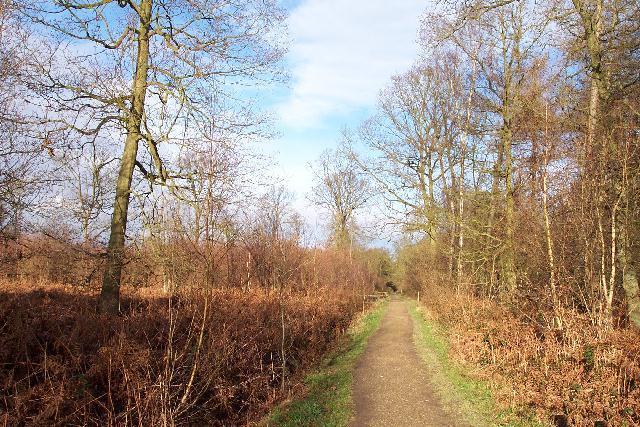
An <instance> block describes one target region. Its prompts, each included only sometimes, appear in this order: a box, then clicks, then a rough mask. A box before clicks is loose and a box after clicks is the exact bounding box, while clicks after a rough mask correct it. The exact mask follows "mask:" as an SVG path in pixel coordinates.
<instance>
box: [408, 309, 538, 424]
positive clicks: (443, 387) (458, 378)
mask: <svg viewBox="0 0 640 427" xmlns="http://www.w3.org/2000/svg"><path fill="white" fill-rule="evenodd" d="M410 313H411V317H412V318H413V320H414V325H415V328H414V340H415V342H416V346H417V349H418V353H419V354H420V357H421V358H422V359H423V360H424V361H425V363H426V365H427V367H428V370H429V374H430V377H431V379H432V382H433V385H434V387H435V389H436V392H437V393H438V396H439V397H440V400H441V401H442V403H443V404H444V405H445V407H446V409H447V410H448V411H449V412H451V413H453V414H454V415H456V416H458V417H460V418H461V419H463V420H464V421H466V422H467V423H469V424H470V425H473V426H514V427H516V426H522V427H525V426H527V427H529V426H530V427H533V426H536V427H537V426H544V425H546V424H542V423H540V422H539V421H537V420H535V419H534V418H533V417H531V418H528V419H527V418H523V417H521V416H516V415H515V414H514V413H513V412H512V411H509V410H500V409H498V407H497V405H496V403H495V401H494V399H493V397H492V395H491V390H490V389H489V387H488V385H487V384H486V383H484V382H483V381H480V380H478V379H475V378H473V377H471V376H470V375H469V374H468V373H467V372H466V371H465V369H464V368H463V367H462V366H461V365H460V364H458V363H456V362H455V361H454V360H451V359H450V357H449V343H448V342H447V338H446V333H445V331H444V329H443V328H442V327H441V326H440V325H438V324H436V323H435V322H433V321H427V320H426V319H425V318H424V316H423V315H422V313H421V312H420V310H419V308H418V307H417V305H416V304H415V303H412V304H411V308H410Z"/></svg>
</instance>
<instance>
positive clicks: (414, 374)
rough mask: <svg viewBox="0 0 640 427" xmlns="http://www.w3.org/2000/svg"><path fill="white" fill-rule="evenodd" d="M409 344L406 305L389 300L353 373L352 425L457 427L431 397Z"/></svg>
mask: <svg viewBox="0 0 640 427" xmlns="http://www.w3.org/2000/svg"><path fill="white" fill-rule="evenodd" d="M423 363H424V362H423V361H422V360H421V359H420V357H419V356H418V353H417V352H416V348H415V345H414V343H413V323H412V321H411V316H410V315H409V311H408V307H407V302H406V301H403V300H400V299H398V298H395V297H393V298H392V300H391V302H390V305H389V310H388V312H387V314H386V315H385V317H384V318H383V319H382V323H381V325H380V329H378V331H376V333H375V334H374V335H373V336H372V337H371V338H370V339H369V342H368V344H367V348H366V349H365V351H364V354H363V355H362V357H361V358H360V360H359V361H358V364H357V366H356V370H355V373H354V401H355V405H356V412H355V421H354V422H353V423H352V426H354V427H361V426H367V427H369V426H385V427H393V426H402V427H410V426H420V427H426V426H461V425H464V424H461V423H459V422H457V421H456V420H455V419H454V418H452V417H451V416H449V415H447V414H446V413H445V411H444V409H443V408H442V405H441V404H440V402H439V401H438V398H437V397H436V394H435V391H434V390H433V388H432V386H431V383H430V382H429V377H428V375H427V373H426V371H425V367H424V364H423Z"/></svg>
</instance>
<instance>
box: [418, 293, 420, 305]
mask: <svg viewBox="0 0 640 427" xmlns="http://www.w3.org/2000/svg"><path fill="white" fill-rule="evenodd" d="M418 302H420V291H418Z"/></svg>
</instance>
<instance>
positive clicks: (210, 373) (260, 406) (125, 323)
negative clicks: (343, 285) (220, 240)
mask: <svg viewBox="0 0 640 427" xmlns="http://www.w3.org/2000/svg"><path fill="white" fill-rule="evenodd" d="M95 300H96V295H95V294H94V293H93V292H90V291H81V290H78V289H76V288H70V287H63V286H54V285H48V286H39V287H33V286H29V285H27V284H19V283H8V282H7V283H3V284H2V285H1V287H0V366H1V369H0V384H1V386H2V393H1V395H0V423H1V424H2V425H24V424H31V425H69V424H75V425H129V424H131V425H133V424H139V423H143V424H144V425H160V424H162V423H175V424H190V425H238V424H246V423H247V422H249V420H251V419H254V418H256V417H257V416H259V415H260V414H262V413H263V411H264V410H265V408H267V406H268V405H269V404H271V403H273V402H274V401H276V400H277V399H279V398H280V397H281V396H282V394H281V391H282V387H281V386H282V373H283V371H284V373H285V375H286V378H287V380H286V382H285V385H286V386H287V387H285V392H286V390H287V388H288V386H289V385H290V384H291V382H292V381H291V378H296V375H299V373H300V372H302V371H303V370H304V368H305V367H308V366H309V365H310V364H311V363H312V362H314V361H316V360H317V359H318V358H319V356H321V355H322V354H323V353H324V352H326V351H327V350H328V348H329V346H331V345H332V343H334V342H335V340H336V339H337V338H338V337H339V336H340V335H341V334H342V333H343V332H344V331H345V330H346V329H347V326H348V324H349V322H350V321H351V319H352V316H353V314H354V313H356V312H357V311H358V309H359V308H361V305H360V301H359V300H357V299H354V297H353V296H350V295H347V294H344V293H342V292H339V291H335V290H334V291H332V292H328V291H325V292H320V291H318V292H315V293H314V294H313V295H311V294H306V293H301V292H298V293H296V292H294V293H286V294H285V295H284V296H283V297H280V296H279V295H278V293H277V292H268V291H263V290H252V291H249V292H243V291H242V290H212V291H198V292H191V293H186V292H185V293H178V294H174V295H173V296H171V297H165V296H159V295H157V296H149V295H147V296H144V297H141V296H136V295H135V294H128V295H125V296H124V298H123V306H124V307H126V309H125V310H123V314H122V316H119V317H109V316H102V315H99V314H96V311H95ZM283 313H284V337H285V338H284V342H283V341H282V327H283V322H282V314H283ZM283 347H284V362H283V357H282V353H283V352H282V348H283ZM283 366H284V368H283Z"/></svg>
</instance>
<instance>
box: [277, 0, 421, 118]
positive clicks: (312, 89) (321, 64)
mask: <svg viewBox="0 0 640 427" xmlns="http://www.w3.org/2000/svg"><path fill="white" fill-rule="evenodd" d="M427 4H428V3H427V2H426V1H425V0H397V1H389V0H304V1H303V2H302V3H301V4H300V5H299V6H298V7H296V8H295V9H294V10H293V11H292V13H291V16H290V18H289V28H290V33H291V37H292V39H293V42H292V46H291V52H290V57H289V59H290V61H291V64H292V70H291V73H292V77H293V87H292V91H291V93H290V96H289V97H288V99H287V100H286V101H285V102H284V103H282V104H280V105H279V106H278V111H279V115H280V117H281V119H282V120H283V122H284V123H285V124H286V125H288V126H291V127H296V128H307V127H312V126H314V125H318V124H319V123H321V122H322V120H323V119H325V118H327V117H331V116H337V115H344V114H348V113H349V112H351V111H353V110H355V109H358V108H362V107H368V106H371V105H373V104H374V103H375V100H376V96H377V93H378V91H379V90H380V89H381V88H382V87H383V86H384V85H385V84H386V83H387V81H388V79H389V77H390V76H391V75H393V74H396V73H399V72H401V71H403V70H405V69H407V68H408V67H409V66H410V65H411V63H412V62H413V61H414V59H415V58H416V56H417V44H416V41H415V40H416V36H417V30H418V26H419V21H420V17H421V15H422V13H423V11H424V9H425V7H426V6H427Z"/></svg>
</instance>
